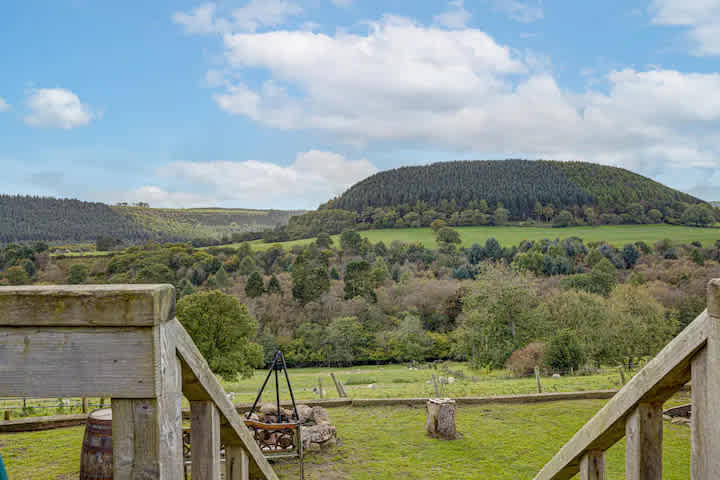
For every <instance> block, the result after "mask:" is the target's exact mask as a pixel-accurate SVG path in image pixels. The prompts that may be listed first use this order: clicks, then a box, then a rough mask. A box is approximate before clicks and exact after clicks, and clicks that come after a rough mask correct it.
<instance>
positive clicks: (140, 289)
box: [0, 285, 175, 327]
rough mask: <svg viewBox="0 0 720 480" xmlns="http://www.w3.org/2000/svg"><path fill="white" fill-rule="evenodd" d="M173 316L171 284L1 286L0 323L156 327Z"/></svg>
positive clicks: (172, 289)
mask: <svg viewBox="0 0 720 480" xmlns="http://www.w3.org/2000/svg"><path fill="white" fill-rule="evenodd" d="M174 315H175V289H174V288H173V286H172V285H52V286H20V287H0V325H5V326H22V327H26V326H72V327H92V326H114V327H139V326H153V325H157V324H160V323H162V322H165V321H167V320H169V319H171V318H173V316H174Z"/></svg>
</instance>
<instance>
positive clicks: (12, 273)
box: [5, 266, 30, 285]
mask: <svg viewBox="0 0 720 480" xmlns="http://www.w3.org/2000/svg"><path fill="white" fill-rule="evenodd" d="M5 278H7V281H8V283H9V284H10V285H27V284H28V283H30V275H28V273H27V272H26V271H25V269H24V268H22V267H18V266H15V267H10V268H8V269H7V271H6V272H5Z"/></svg>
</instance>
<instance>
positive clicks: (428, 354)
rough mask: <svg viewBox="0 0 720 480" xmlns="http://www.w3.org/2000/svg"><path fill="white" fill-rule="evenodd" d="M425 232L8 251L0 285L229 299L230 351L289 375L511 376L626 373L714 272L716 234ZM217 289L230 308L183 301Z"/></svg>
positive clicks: (667, 335)
mask: <svg viewBox="0 0 720 480" xmlns="http://www.w3.org/2000/svg"><path fill="white" fill-rule="evenodd" d="M435 228H436V237H437V240H438V244H439V247H438V248H437V249H428V248H426V247H424V246H422V245H421V244H408V243H402V242H397V241H396V242H393V243H392V244H390V245H385V244H383V243H382V242H380V243H376V244H372V243H370V242H369V241H368V240H367V239H363V238H362V237H361V236H360V235H359V234H358V233H357V232H355V231H346V232H344V233H343V234H342V235H341V237H340V240H339V241H338V242H335V243H334V242H333V240H332V238H331V237H329V236H328V235H326V234H322V235H320V236H319V237H318V238H317V240H316V241H315V242H313V243H311V244H309V245H307V246H296V247H293V248H292V249H291V250H284V249H282V248H279V247H272V248H270V249H268V250H266V251H255V250H253V249H252V247H251V246H250V245H249V244H247V243H246V244H242V245H241V246H240V247H239V248H231V247H212V248H210V249H206V250H201V249H197V248H193V247H192V246H190V245H187V244H153V243H148V244H145V245H143V246H134V247H131V248H128V249H126V250H123V251H119V252H116V253H115V254H114V255H112V256H111V257H101V258H92V257H89V258H65V259H55V258H52V257H50V256H49V255H48V253H47V246H46V245H44V244H41V243H39V244H35V245H32V246H21V245H10V246H7V247H5V248H3V249H2V250H0V269H2V272H3V273H2V277H0V283H4V284H26V283H32V282H45V283H73V284H78V283H172V284H174V285H175V286H176V288H177V292H178V295H179V297H180V298H181V301H184V304H186V305H188V311H193V310H198V308H199V307H197V305H198V304H200V305H202V304H209V305H210V304H211V305H220V304H223V303H227V304H228V305H229V306H230V307H232V306H233V305H234V303H233V302H239V303H238V305H240V304H241V305H243V306H241V307H239V308H241V309H239V310H237V309H236V312H235V313H234V314H232V315H228V318H229V319H230V320H228V321H229V322H232V321H235V320H232V319H233V318H235V319H237V321H238V322H241V324H239V325H242V328H241V329H240V330H242V331H244V332H248V331H249V330H248V328H251V329H252V331H251V332H250V333H246V334H245V335H247V337H248V338H245V337H243V342H244V343H243V345H244V346H243V352H245V353H244V354H243V355H244V356H245V357H247V358H255V355H256V354H258V355H261V353H260V350H262V351H264V353H265V360H266V361H267V360H269V355H271V354H272V352H273V351H274V349H275V348H276V347H277V346H280V347H282V348H283V350H284V352H285V354H286V358H287V361H288V363H289V365H292V366H312V365H351V364H368V363H389V362H410V361H433V360H439V359H458V360H468V361H471V362H473V363H474V364H475V365H476V366H484V367H488V368H490V367H504V366H505V367H507V368H509V369H511V370H512V371H514V372H516V373H517V374H518V375H521V374H526V373H527V371H528V368H530V369H531V368H532V367H533V366H534V365H535V364H536V363H538V362H544V363H545V364H546V365H547V366H548V368H551V369H554V370H567V369H569V368H573V369H575V371H578V369H580V368H594V367H596V366H598V365H621V364H633V363H636V362H638V361H639V360H640V359H642V358H645V357H647V356H648V355H652V354H654V353H655V352H656V351H657V350H658V349H659V348H661V346H662V345H664V344H665V343H666V342H667V341H668V340H669V339H671V338H672V337H673V336H674V335H676V334H677V333H678V332H679V331H680V330H681V329H682V328H683V327H684V326H685V325H687V324H688V323H689V322H690V321H692V320H693V319H694V318H695V317H696V316H697V315H698V314H699V313H700V312H701V311H702V310H703V309H704V307H705V301H706V299H705V287H706V283H707V281H708V280H709V279H710V278H717V277H720V263H719V262H720V235H719V238H718V242H716V243H715V245H713V246H711V247H707V248H705V247H702V246H701V245H700V244H694V245H677V244H672V243H671V242H669V241H661V242H658V243H656V244H655V245H647V244H645V243H643V242H636V243H629V244H627V245H624V246H622V247H620V248H615V247H613V246H611V245H609V244H606V243H603V242H598V243H589V244H586V243H585V242H583V241H582V239H579V238H570V239H565V240H562V241H559V240H551V239H548V240H543V241H538V242H527V241H526V242H522V243H521V244H519V245H500V244H499V243H498V242H497V241H495V240H494V239H489V240H488V241H487V242H486V243H485V244H483V245H478V244H475V245H472V246H471V247H469V248H458V245H459V235H458V233H457V231H455V230H454V229H452V228H450V227H447V226H442V225H440V224H436V225H435ZM214 291H218V292H223V293H224V294H226V295H229V296H231V297H234V300H233V302H230V301H229V300H228V301H225V300H223V298H224V297H222V296H220V297H217V298H215V297H207V296H205V297H198V298H197V299H196V297H195V295H198V294H206V293H207V292H214ZM203 292H205V293H203ZM185 298H187V299H190V300H184V299H185ZM191 306H192V308H191ZM230 307H228V308H230ZM233 308H234V307H233ZM200 310H202V308H201V309H200ZM224 311H229V310H228V309H226V310H224ZM218 318H219V317H218ZM181 321H186V322H188V325H189V327H188V328H190V326H194V327H193V328H195V329H196V330H197V331H198V332H199V333H198V335H204V333H203V332H204V331H205V330H207V329H203V328H201V326H200V327H198V324H197V321H198V320H197V319H194V318H190V317H188V318H186V319H184V320H183V319H182V318H181ZM231 327H232V326H231V325H229V326H228V325H226V326H225V328H227V329H228V331H229V332H232V331H233V329H232V328H231ZM213 328H215V327H213ZM218 328H220V326H219V327H218ZM235 330H237V329H235ZM248 339H249V340H251V343H250V344H247V343H246V342H247V341H248ZM208 341H210V340H208V339H207V338H204V337H203V338H202V339H198V342H199V343H202V344H203V345H205V344H207V342H208ZM224 345H225V343H224ZM256 345H259V346H256ZM213 351H219V350H218V349H217V348H215V349H213V347H212V345H210V346H208V347H207V352H204V353H205V354H206V355H207V356H208V357H209V361H210V362H211V364H213V365H217V369H218V371H222V372H223V374H224V375H230V376H232V372H233V371H234V370H233V369H232V368H231V366H229V365H228V363H227V361H223V360H222V359H214V358H213V357H212V355H213V353H212V352H213ZM245 357H243V358H245ZM246 367H247V365H246V364H245V368H246ZM238 368H239V370H238V371H241V369H242V365H241V366H239V367H238Z"/></svg>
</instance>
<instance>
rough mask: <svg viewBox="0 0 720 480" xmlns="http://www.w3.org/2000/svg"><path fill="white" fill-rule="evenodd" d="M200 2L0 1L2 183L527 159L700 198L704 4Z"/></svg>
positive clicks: (350, 175)
mask: <svg viewBox="0 0 720 480" xmlns="http://www.w3.org/2000/svg"><path fill="white" fill-rule="evenodd" d="M201 2H202V0H200V1H199V2H198V1H186V0H182V1H175V2H171V1H167V0H157V1H152V2H146V1H138V0H128V1H125V2H96V1H93V0H56V1H53V2H48V1H45V0H26V1H23V2H6V4H4V5H3V7H2V15H0V48H1V50H0V52H2V53H1V54H0V165H1V166H2V172H3V179H4V181H3V185H2V188H1V189H0V190H2V192H5V193H32V194H42V195H53V196H63V197H68V196H69V197H77V198H81V199H85V200H101V201H107V202H116V201H148V202H150V203H151V204H152V205H154V206H182V207H191V206H207V205H219V206H228V207H230V206H236V207H248V208H314V207H316V206H317V205H318V204H319V203H321V202H323V201H325V200H327V199H328V198H329V197H331V196H333V195H336V194H338V193H340V192H341V191H342V190H344V189H345V188H346V187H347V186H349V185H351V184H353V183H354V182H356V181H358V180H360V179H362V178H364V177H366V176H368V175H370V174H372V173H374V172H376V171H378V170H383V169H388V168H393V167H397V166H401V165H409V164H424V163H430V162H436V161H444V160H457V159H503V158H546V159H559V160H584V161H592V162H599V163H604V164H608V165H616V166H622V167H625V168H629V169H631V170H634V171H637V172H639V173H642V174H645V175H648V176H650V177H652V178H655V179H657V180H659V181H661V182H663V183H666V184H668V185H671V186H673V187H675V188H678V189H681V190H684V191H687V192H690V193H692V194H695V195H698V196H700V197H702V198H705V199H708V200H720V0H645V1H639V0H638V1H636V0H605V1H602V2H598V1H590V0H587V1H586V0H464V1H463V0H451V1H443V0H432V1H429V0H427V1H418V0H384V1H376V0H237V1H235V0H227V1H224V0H218V1H216V2H215V3H201Z"/></svg>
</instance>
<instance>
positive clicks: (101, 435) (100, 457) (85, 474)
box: [80, 408, 113, 480]
mask: <svg viewBox="0 0 720 480" xmlns="http://www.w3.org/2000/svg"><path fill="white" fill-rule="evenodd" d="M112 478H113V455H112V409H111V408H103V409H101V410H95V411H94V412H92V413H91V414H90V415H89V416H88V420H87V425H86V426H85V438H84V439H83V445H82V455H81V458H80V480H111V479H112Z"/></svg>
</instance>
